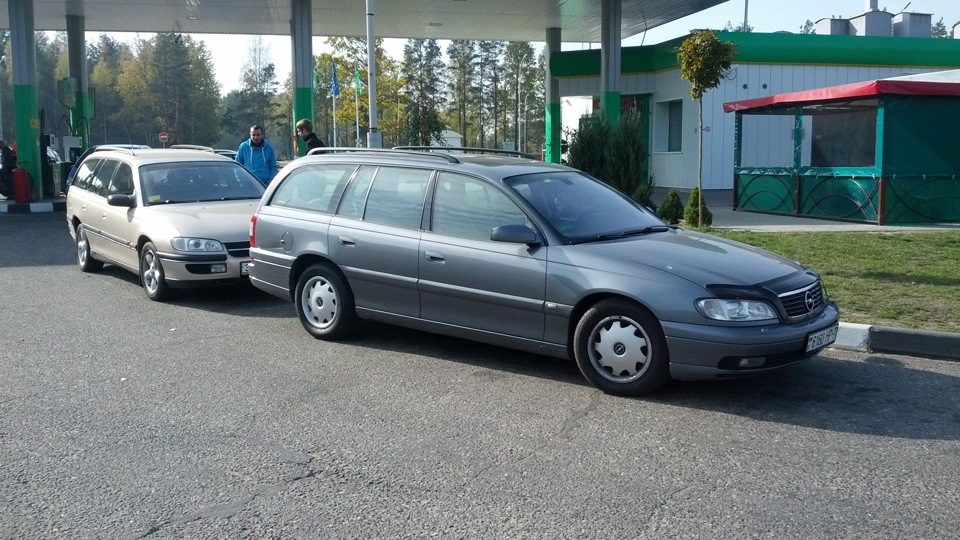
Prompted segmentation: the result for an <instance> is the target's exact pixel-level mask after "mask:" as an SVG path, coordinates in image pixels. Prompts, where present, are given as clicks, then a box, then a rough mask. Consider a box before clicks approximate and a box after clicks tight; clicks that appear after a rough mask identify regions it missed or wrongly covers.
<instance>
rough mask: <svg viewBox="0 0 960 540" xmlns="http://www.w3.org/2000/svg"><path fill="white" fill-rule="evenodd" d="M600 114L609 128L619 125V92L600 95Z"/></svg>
mask: <svg viewBox="0 0 960 540" xmlns="http://www.w3.org/2000/svg"><path fill="white" fill-rule="evenodd" d="M600 114H602V115H603V119H604V120H605V121H606V122H607V124H609V125H610V126H611V127H616V126H619V125H620V92H604V93H602V94H600Z"/></svg>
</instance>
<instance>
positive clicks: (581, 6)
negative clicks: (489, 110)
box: [0, 0, 727, 42]
mask: <svg viewBox="0 0 960 540" xmlns="http://www.w3.org/2000/svg"><path fill="white" fill-rule="evenodd" d="M294 1H295V0H33V6H34V28H35V29H36V30H60V31H62V30H66V21H67V16H81V17H83V18H84V25H85V28H86V31H88V32H176V33H187V34H253V35H257V34H260V35H290V14H291V13H292V4H293V3H294ZM725 1H727V0H623V1H622V24H621V35H622V38H627V37H630V36H633V35H635V34H639V33H641V32H643V31H645V30H648V29H650V28H654V27H656V26H659V25H662V24H665V23H668V22H670V21H673V20H676V19H679V18H680V17H684V16H686V15H689V14H691V13H695V12H697V11H701V10H704V9H707V8H709V7H713V6H715V5H718V4H722V3H723V2H725ZM601 3H602V2H601V0H522V1H517V0H381V1H380V2H376V3H375V4H374V12H375V25H376V35H377V37H384V38H436V39H478V40H508V41H543V40H544V36H545V33H546V29H547V28H560V35H561V39H562V40H563V41H569V42H600V41H601V35H600V22H601V14H600V6H601ZM4 4H6V2H4ZM312 11H313V34H314V35H318V36H365V35H366V11H367V10H366V6H365V2H364V1H363V0H313V2H312ZM0 28H10V21H9V13H8V10H7V9H2V10H0Z"/></svg>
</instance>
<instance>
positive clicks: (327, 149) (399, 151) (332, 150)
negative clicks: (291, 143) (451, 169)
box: [307, 146, 460, 163]
mask: <svg viewBox="0 0 960 540" xmlns="http://www.w3.org/2000/svg"><path fill="white" fill-rule="evenodd" d="M344 152H359V153H371V154H394V155H401V156H416V157H434V158H437V159H442V160H444V161H446V162H447V163H460V160H459V159H457V158H456V157H455V156H452V155H450V154H431V153H429V152H420V151H414V150H409V149H407V148H400V147H396V148H357V147H354V146H321V147H320V148H314V149H312V150H310V151H309V152H307V155H310V156H316V155H319V154H337V153H344Z"/></svg>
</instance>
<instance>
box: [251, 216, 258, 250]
mask: <svg viewBox="0 0 960 540" xmlns="http://www.w3.org/2000/svg"><path fill="white" fill-rule="evenodd" d="M256 236H257V215H256V214H254V215H252V216H250V247H252V248H253V247H257V241H256Z"/></svg>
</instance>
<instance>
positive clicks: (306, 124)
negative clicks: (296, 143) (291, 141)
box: [297, 118, 324, 152]
mask: <svg viewBox="0 0 960 540" xmlns="http://www.w3.org/2000/svg"><path fill="white" fill-rule="evenodd" d="M297 135H298V136H299V137H300V138H302V139H303V142H304V143H306V145H307V152H310V151H311V150H313V149H314V148H322V147H323V146H324V144H323V141H321V140H320V137H317V134H316V133H314V132H313V123H312V122H311V121H309V120H307V119H306V118H304V119H303V120H300V121H299V122H297Z"/></svg>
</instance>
